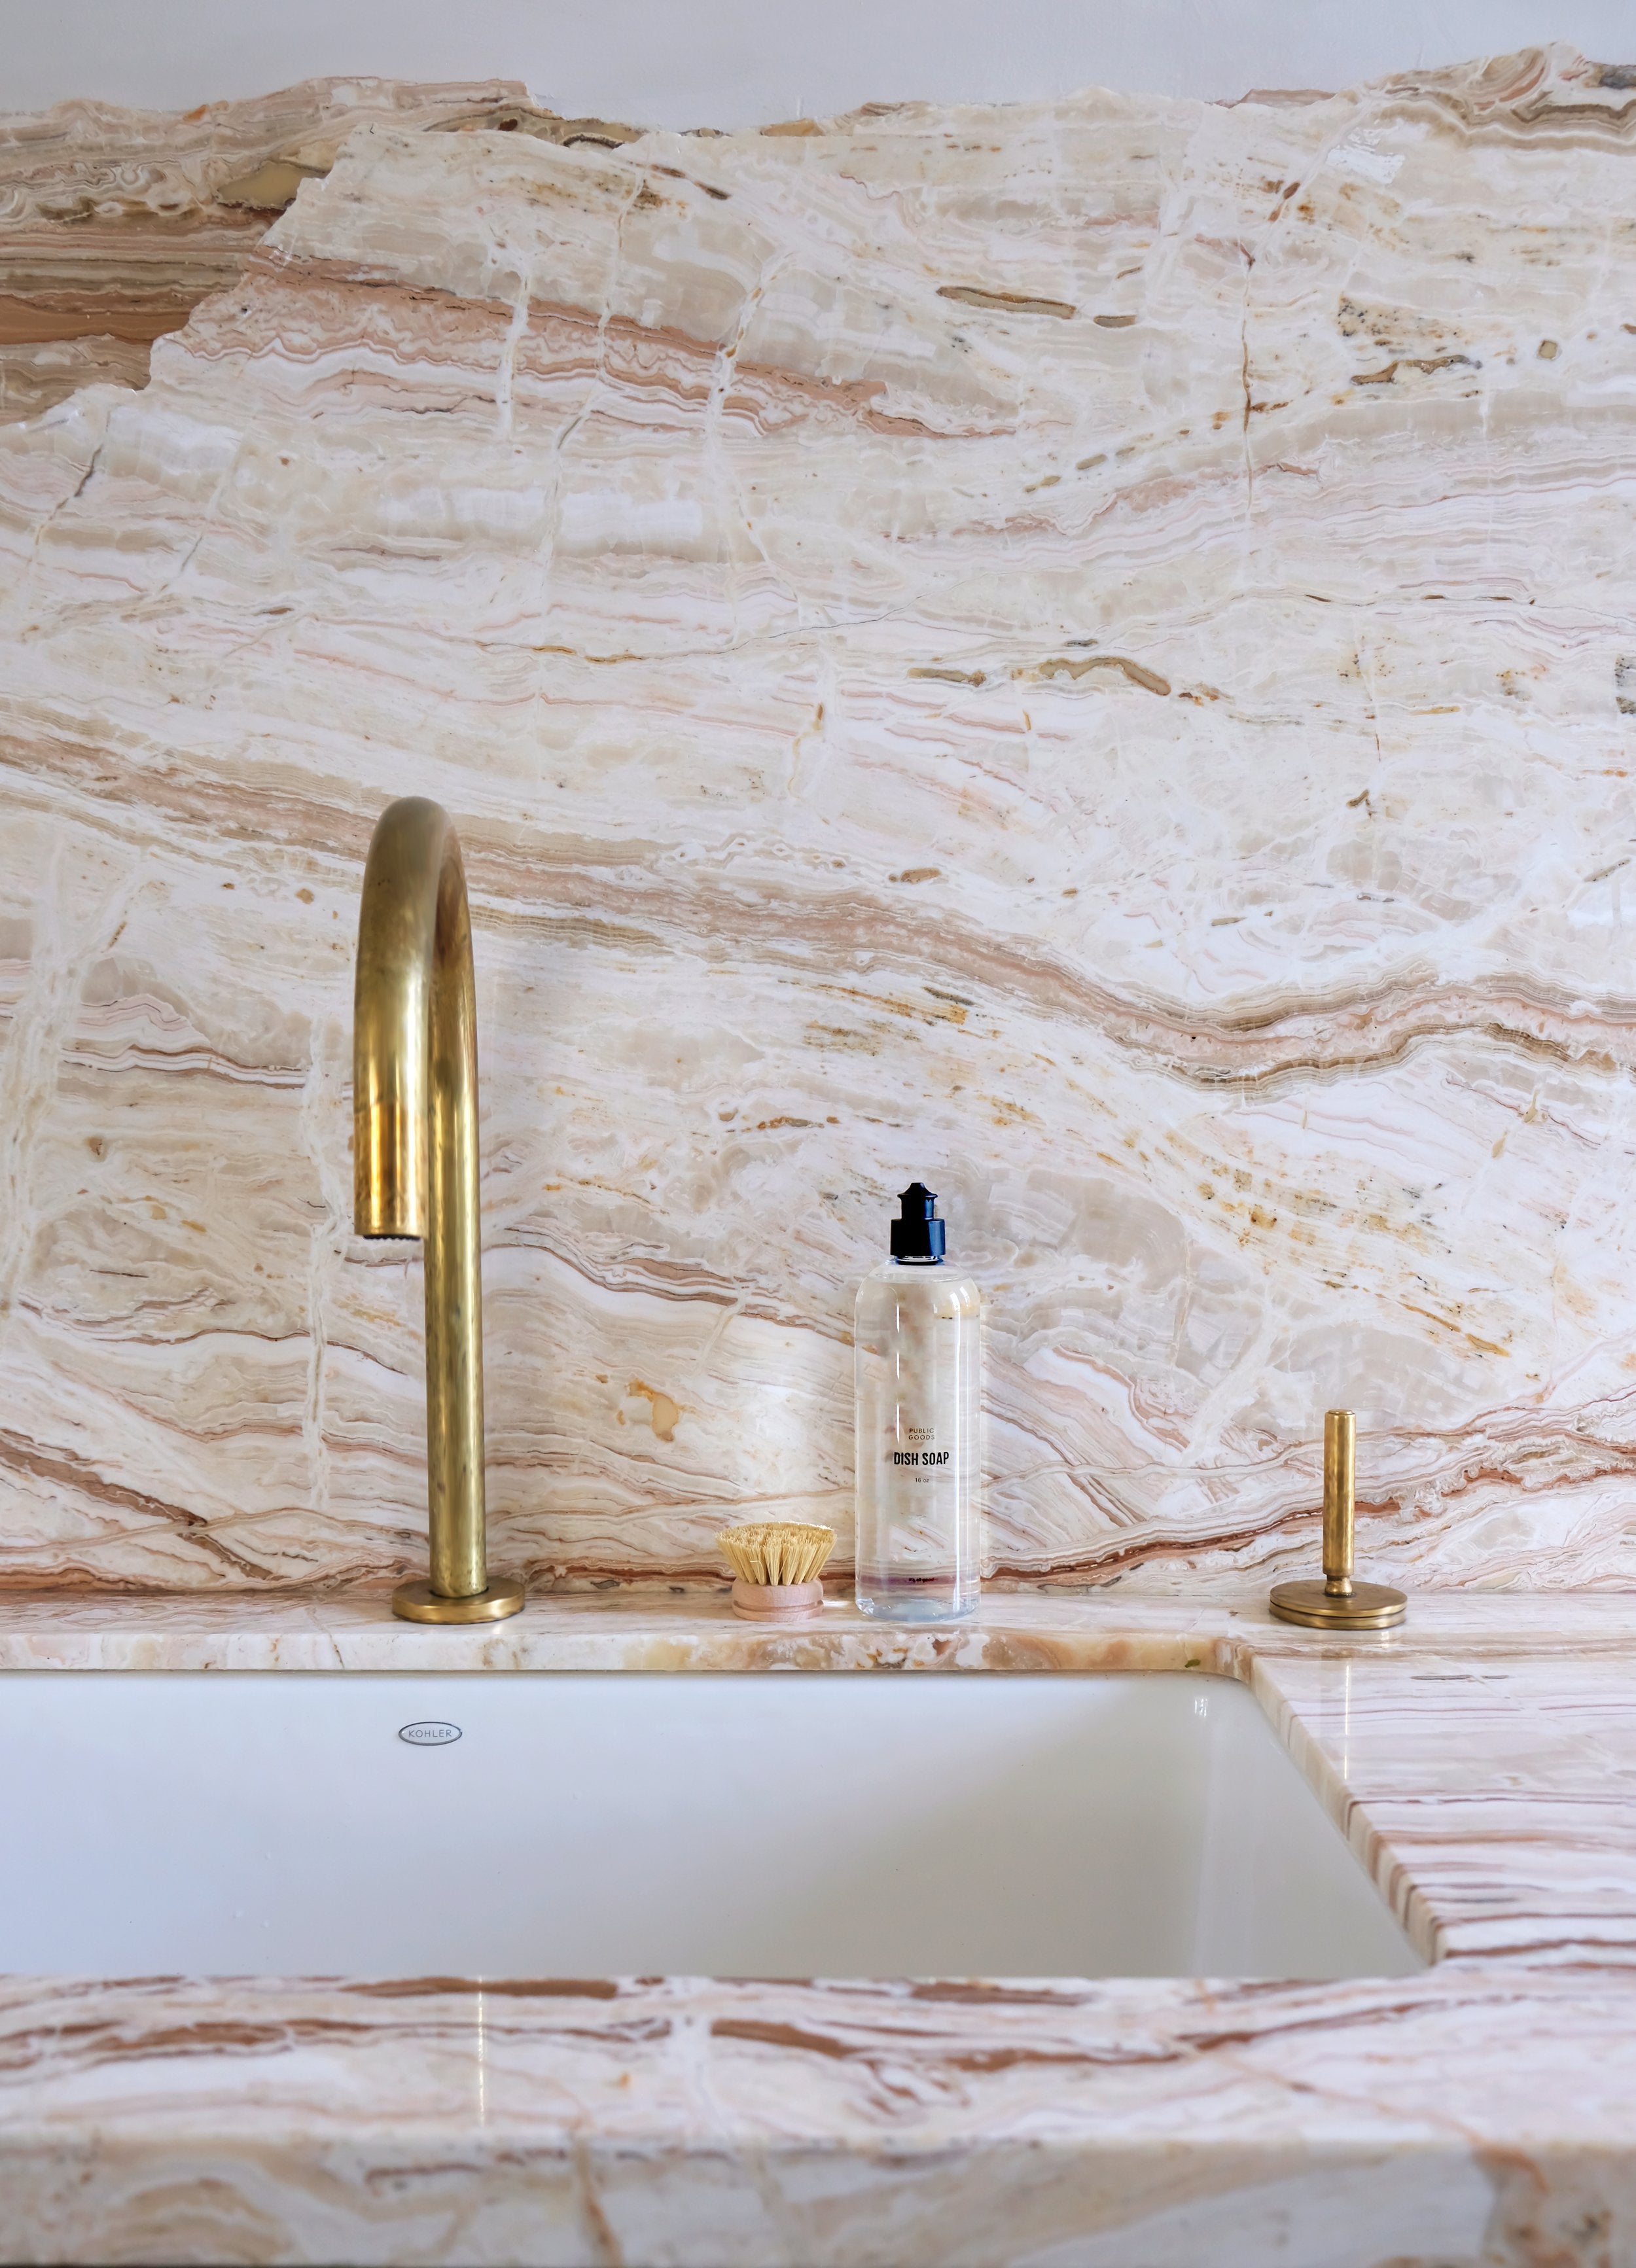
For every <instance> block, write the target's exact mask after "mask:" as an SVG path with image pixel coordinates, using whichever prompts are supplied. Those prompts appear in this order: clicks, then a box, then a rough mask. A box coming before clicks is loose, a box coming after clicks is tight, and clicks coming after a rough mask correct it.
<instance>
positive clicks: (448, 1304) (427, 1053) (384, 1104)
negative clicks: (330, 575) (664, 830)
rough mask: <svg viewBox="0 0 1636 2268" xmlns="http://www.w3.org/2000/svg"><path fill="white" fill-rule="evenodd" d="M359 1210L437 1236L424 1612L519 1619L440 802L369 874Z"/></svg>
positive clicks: (460, 924)
mask: <svg viewBox="0 0 1636 2268" xmlns="http://www.w3.org/2000/svg"><path fill="white" fill-rule="evenodd" d="M352 1113H353V1116H352V1206H353V1218H354V1222H355V1225H356V1226H357V1232H358V1234H359V1235H360V1236H393V1237H397V1236H413V1237H422V1238H424V1241H425V1247H426V1260H425V1278H426V1498H427V1528H428V1532H429V1535H430V1538H431V1582H430V1583H405V1584H403V1585H402V1586H401V1587H400V1588H399V1589H398V1590H397V1591H396V1593H394V1596H393V1601H392V1604H393V1609H394V1612H395V1613H397V1614H400V1615H402V1616H406V1617H407V1618H408V1619H409V1620H411V1621H415V1622H486V1621H491V1620H496V1619H497V1618H498V1617H499V1616H503V1615H508V1614H514V1613H515V1612H516V1611H517V1609H518V1608H519V1607H520V1606H521V1604H522V1602H523V1594H522V1590H521V1587H520V1586H519V1585H516V1584H512V1583H501V1582H498V1581H497V1582H495V1583H493V1584H490V1581H489V1577H488V1567H487V1559H486V1546H485V1537H484V1509H483V1256H482V1251H481V1248H480V1245H479V1241H478V1210H477V1008H476V997H475V990H474V986H473V981H472V958H471V916H470V912H469V910H468V906H467V902H466V874H465V869H464V867H463V866H462V865H461V846H460V838H459V836H457V835H456V834H455V832H454V826H453V821H451V819H450V817H449V815H448V814H447V812H446V811H445V810H444V809H443V808H442V806H440V805H438V804H435V803H429V802H427V801H426V800H425V799H424V797H421V796H405V797H403V798H402V799H401V800H400V801H398V802H396V803H394V804H391V805H389V806H387V809H386V811H385V812H383V813H382V814H381V817H380V822H379V824H378V825H377V827H376V828H375V832H374V836H373V837H372V840H371V843H370V846H369V858H368V863H367V864H366V865H365V869H364V895H363V901H362V903H361V904H360V906H359V908H358V924H357V986H356V990H355V991H354V995H353V1009H352Z"/></svg>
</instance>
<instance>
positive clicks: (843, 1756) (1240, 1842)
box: [0, 1671, 1420, 1977]
mask: <svg viewBox="0 0 1636 2268" xmlns="http://www.w3.org/2000/svg"><path fill="white" fill-rule="evenodd" d="M414 1725H420V1726H428V1725H430V1726H433V1727H438V1726H440V1727H458V1728H459V1732H460V1738H459V1739H444V1740H443V1741H442V1742H440V1743H439V1742H436V1741H433V1740H431V1739H429V1738H427V1737H426V1736H423V1737H422V1739H421V1740H419V1741H417V1742H411V1741H408V1740H404V1739H402V1738H401V1737H400V1729H401V1728H402V1727H407V1726H414ZM0 1817H4V1821H5V1823H6V1831H5V1833H4V1837H0V1970H35V1971H39V1970H59V1971H62V1970H77V1971H81V1972H92V1973H95V1974H98V1975H102V1976H109V1975H120V1976H132V1975H141V1974H155V1973H162V1972H171V1973H173V1972H176V1971H184V1972H192V1973H194V1974H195V1975H207V1974H217V1975H227V1974H245V1973H253V1972H261V1973H274V1974H276V1973H284V1974H309V1975H310V1974H314V1973H317V1974H335V1973H345V1974H349V1975H356V1976H364V1977H387V1976H419V1975H427V1974H438V1975H445V1976H462V1977H481V1976H485V1975H487V1976H501V1975H505V1976H527V1975H533V1976H556V1977H574V1976H580V1977H586V1976H608V1975H621V1974H624V1975H629V1974H637V1975H648V1976H652V1975H655V1974H660V1973H671V1974H675V1973H681V1974H689V1975H695V1976H697V1975H717V1976H752V1977H792V1976H814V1975H816V1976H828V1977H836V1976H846V1977H890V1976H934V1975H935V1976H964V1977H969V1976H1013V1977H1014V1976H1035V1977H1043V1976H1195V1975H1197V1976H1219V1977H1229V1976H1236V1977H1245V1976H1271V1977H1340V1976H1361V1975H1399V1974H1403V1973H1404V1972H1406V1971H1408V1970H1412V1969H1415V1968H1418V1967H1419V1965H1420V1964H1419V1961H1418V1960H1417V1958H1416V1956H1415V1955H1413V1953H1411V1950H1410V1948H1409V1946H1408V1944H1407V1942H1406V1940H1404V1937H1403V1936H1402V1934H1401V1933H1400V1932H1399V1930H1398V1929H1397V1927H1396V1924H1395V1923H1394V1922H1393V1920H1392V1918H1391V1917H1390V1915H1389V1912H1388V1911H1387V1909H1386V1908H1385V1906H1384V1905H1383V1904H1382V1903H1381V1901H1380V1900H1379V1899H1378V1898H1377V1897H1376V1896H1375V1894H1374V1890H1373V1889H1372V1887H1371V1886H1370V1884H1369V1882H1368V1880H1367V1877H1366V1875H1365V1874H1364V1872H1363V1870H1362V1868H1361V1867H1360V1866H1359V1864H1358V1862H1357V1861H1356V1859H1354V1858H1353V1857H1352V1853H1351V1852H1350V1851H1349V1850H1348V1849H1347V1847H1346V1845H1345V1841H1344V1840H1343V1838H1342V1837H1341V1836H1340V1835H1339V1833H1338V1831H1337V1830H1336V1829H1335V1828H1334V1827H1333V1826H1332V1825H1331V1823H1330V1821H1329V1819H1328V1818H1327V1817H1326V1816H1325V1815H1324V1813H1323V1809H1322V1808H1321V1807H1320V1805H1319V1804H1318V1802H1317V1800H1316V1799H1315V1797H1314V1795H1313V1794H1312V1793H1311V1792H1310V1791H1309V1790H1308V1787H1307V1786H1306V1785H1305V1783H1304V1782H1303V1781H1302V1779H1301V1776H1300V1774H1299V1772H1298V1771H1296V1769H1295V1767H1294V1765H1293V1764H1292V1763H1291V1761H1290V1759H1289V1757H1288V1756H1286V1754H1285V1752H1284V1750H1283V1749H1282V1747H1281V1746H1280V1745H1279V1742H1278V1739H1277V1738H1276V1736H1275V1735H1274V1734H1273V1732H1272V1730H1271V1727H1270V1726H1269V1725H1268V1724H1267V1722H1266V1720H1265V1719H1264V1717H1263V1716H1262V1714H1261V1712H1260V1710H1259V1709H1258V1708H1257V1706H1256V1703H1255V1701H1254V1700H1253V1699H1252V1698H1251V1697H1250V1695H1249V1693H1248V1692H1246V1691H1244V1690H1242V1688H1241V1687H1238V1686H1235V1685H1233V1684H1230V1683H1227V1682H1226V1681H1225V1680H1222V1679H1220V1678H1213V1677H1204V1676H1198V1675H1177V1676H1126V1677H1118V1676H1095V1677H1071V1676H1013V1677H1006V1676H991V1675H907V1676H888V1675H880V1674H873V1675H872V1674H857V1673H854V1674H851V1675H746V1676H737V1677H731V1676H693V1675H674V1676H646V1675H593V1674H583V1673H582V1674H575V1675H504V1674H496V1673H487V1674H483V1675H445V1676H436V1675H433V1676H406V1675H395V1674H394V1675H363V1674H338V1675H322V1676H313V1675H291V1674H290V1673H288V1672H279V1673H275V1674H271V1675H249V1674H239V1673H230V1674H222V1675H188V1674H179V1673H175V1672H171V1673H166V1674H163V1675H136V1674H130V1673H110V1672H104V1673H100V1674H92V1675H84V1674H75V1673H69V1672H42V1671H33V1672H29V1673H22V1674H18V1673H11V1674H7V1675H0Z"/></svg>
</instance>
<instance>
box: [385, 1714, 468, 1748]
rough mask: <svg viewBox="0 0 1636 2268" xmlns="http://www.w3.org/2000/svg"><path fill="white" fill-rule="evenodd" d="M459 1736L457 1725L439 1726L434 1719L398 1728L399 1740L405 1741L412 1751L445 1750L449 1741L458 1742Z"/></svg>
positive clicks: (459, 1731) (459, 1730) (459, 1729)
mask: <svg viewBox="0 0 1636 2268" xmlns="http://www.w3.org/2000/svg"><path fill="white" fill-rule="evenodd" d="M460 1736H461V1728H460V1727H459V1726H458V1725H440V1724H438V1723H437V1722H436V1721H435V1719H428V1720H427V1721H426V1722H424V1723H423V1724H419V1725H400V1726H399V1727H398V1738H399V1740H401V1741H407V1742H409V1746H410V1748H412V1749H446V1748H447V1747H448V1745H449V1742H451V1741H458V1740H459V1738H460Z"/></svg>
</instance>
